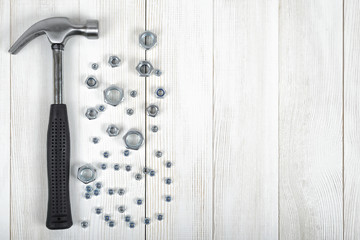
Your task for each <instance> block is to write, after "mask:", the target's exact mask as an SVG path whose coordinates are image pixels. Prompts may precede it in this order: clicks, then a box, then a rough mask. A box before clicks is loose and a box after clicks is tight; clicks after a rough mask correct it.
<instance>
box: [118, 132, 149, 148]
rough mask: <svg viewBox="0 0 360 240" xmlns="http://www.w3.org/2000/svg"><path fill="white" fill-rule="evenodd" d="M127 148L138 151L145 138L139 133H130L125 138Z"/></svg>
mask: <svg viewBox="0 0 360 240" xmlns="http://www.w3.org/2000/svg"><path fill="white" fill-rule="evenodd" d="M123 139H124V142H125V146H126V148H129V149H133V150H138V149H139V148H140V147H141V145H142V144H143V142H144V137H143V135H142V134H141V133H140V132H139V131H135V130H131V131H128V132H127V133H126V134H125V136H124V137H123Z"/></svg>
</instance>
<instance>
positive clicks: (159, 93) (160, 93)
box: [155, 88, 166, 98]
mask: <svg viewBox="0 0 360 240" xmlns="http://www.w3.org/2000/svg"><path fill="white" fill-rule="evenodd" d="M165 95H166V91H165V89H163V88H157V89H156V90H155V96H156V97H157V98H164V97H165Z"/></svg>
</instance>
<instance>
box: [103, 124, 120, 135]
mask: <svg viewBox="0 0 360 240" xmlns="http://www.w3.org/2000/svg"><path fill="white" fill-rule="evenodd" d="M106 132H107V134H108V135H109V136H110V137H116V136H117V135H119V133H120V129H119V128H118V127H117V126H115V125H109V126H108V128H107V129H106Z"/></svg>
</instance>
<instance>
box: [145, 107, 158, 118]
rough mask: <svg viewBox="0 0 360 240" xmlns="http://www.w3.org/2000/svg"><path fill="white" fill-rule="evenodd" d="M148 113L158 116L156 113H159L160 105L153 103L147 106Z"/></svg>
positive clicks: (151, 115)
mask: <svg viewBox="0 0 360 240" xmlns="http://www.w3.org/2000/svg"><path fill="white" fill-rule="evenodd" d="M146 113H147V115H148V116H150V117H156V115H158V113H159V107H158V106H156V105H154V104H152V105H150V106H148V107H147V108H146Z"/></svg>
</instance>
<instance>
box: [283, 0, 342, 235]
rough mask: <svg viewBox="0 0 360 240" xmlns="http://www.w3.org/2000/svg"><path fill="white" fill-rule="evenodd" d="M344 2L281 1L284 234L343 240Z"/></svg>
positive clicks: (320, 0)
mask: <svg viewBox="0 0 360 240" xmlns="http://www.w3.org/2000/svg"><path fill="white" fill-rule="evenodd" d="M342 17H343V16H342V1H341V0H331V1H328V0H319V1H312V2H308V1H296V0H291V1H280V35H279V36H280V37H279V46H280V50H279V53H280V54H279V59H280V60H279V64H280V72H279V74H280V83H279V84H280V86H279V89H280V93H279V94H280V95H279V96H280V97H279V99H280V105H279V112H280V116H279V121H280V123H279V128H280V129H279V132H280V134H279V141H280V182H279V184H280V193H279V196H280V199H279V201H280V230H279V231H280V239H342V237H343V224H342V221H343V219H342V218H343V215H342V210H343V209H342V206H343V194H342V185H343V182H342V154H343V151H342V53H343V52H342Z"/></svg>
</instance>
